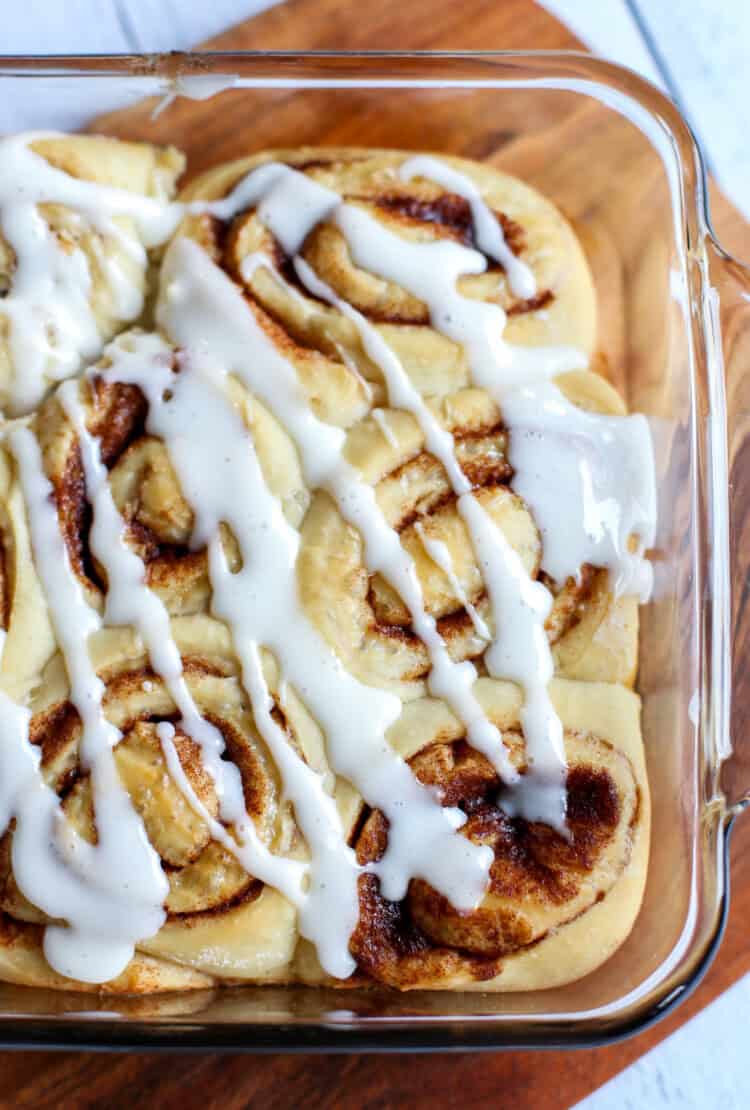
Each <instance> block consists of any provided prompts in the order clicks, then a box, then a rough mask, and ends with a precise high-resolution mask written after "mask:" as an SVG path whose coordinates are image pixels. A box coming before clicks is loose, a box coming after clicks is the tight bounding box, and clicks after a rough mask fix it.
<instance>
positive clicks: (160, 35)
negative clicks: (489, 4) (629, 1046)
mask: <svg viewBox="0 0 750 1110" xmlns="http://www.w3.org/2000/svg"><path fill="white" fill-rule="evenodd" d="M273 2H278V0H17V2H16V0H0V3H1V4H2V6H3V17H4V19H3V23H4V25H3V34H2V39H1V40H0V47H1V48H2V53H5V54H24V53H29V54H31V53H33V54H45V53H47V54H54V53H58V54H60V53H107V52H132V51H143V50H146V51H160V50H180V49H185V48H187V47H189V46H192V45H194V44H195V43H197V42H200V41H201V40H202V39H205V38H208V37H209V36H211V35H214V34H216V33H217V32H219V31H221V30H223V29H224V28H226V27H228V26H230V25H231V24H232V23H237V22H239V21H240V20H242V19H244V18H246V17H248V16H250V15H252V14H253V13H254V12H257V11H260V10H262V9H263V8H266V7H270V6H271V4H272V3H273ZM353 2H355V0H353ZM420 2H423V0H420ZM456 2H460V0H456ZM497 2H498V3H502V0H497ZM541 2H542V3H543V4H544V6H545V7H547V8H548V9H549V10H550V11H552V12H554V14H556V15H557V16H559V17H560V18H561V19H563V20H564V21H565V22H567V23H568V24H569V26H570V27H571V28H572V29H573V30H574V31H575V33H576V34H577V35H578V36H579V37H580V38H581V39H583V40H584V41H585V42H586V43H587V45H589V46H590V47H591V48H592V49H593V50H595V51H596V52H598V53H600V54H602V55H604V56H605V57H608V58H611V59H612V60H614V61H617V62H620V63H621V64H623V65H628V66H630V67H631V68H632V69H636V70H638V71H639V72H640V73H642V74H643V75H644V76H646V77H648V78H649V79H650V80H652V81H654V82H655V83H657V84H659V85H661V86H662V88H664V89H665V90H666V91H668V92H669V93H670V94H671V95H673V96H674V97H675V98H676V99H677V101H678V103H679V104H680V106H681V108H682V110H683V112H684V114H685V115H686V116H687V117H688V119H689V121H690V123H691V124H692V127H693V129H694V131H695V133H696V134H697V136H698V138H699V140H700V142H701V144H702V146H703V149H704V151H705V153H706V155H707V157H708V160H709V163H710V166H711V168H712V170H713V172H714V174H715V176H716V177H717V179H718V180H719V181H720V183H721V184H722V186H723V187H724V189H725V191H726V192H727V193H728V195H729V196H730V197H731V198H732V200H733V201H734V202H735V204H736V205H737V206H738V207H739V208H741V209H742V211H743V212H745V214H746V215H747V216H748V218H750V141H748V132H749V131H750V0H541ZM487 45H488V46H490V45H492V44H489V43H488V44H487ZM501 45H502V44H498V46H501ZM108 106H109V105H105V104H102V103H100V104H99V105H98V109H99V110H100V111H101V110H103V109H104V108H105V107H108ZM24 112H25V114H23V115H22V110H21V108H20V107H19V105H18V104H13V105H8V104H0V131H2V130H3V129H4V128H9V127H13V128H16V129H17V128H19V127H40V126H56V127H74V126H78V125H79V124H80V123H82V122H83V121H84V119H85V118H86V114H87V107H86V105H85V104H80V103H78V104H74V103H71V102H69V101H66V102H65V104H63V105H59V106H58V114H57V116H56V117H54V118H51V116H50V105H49V103H48V102H45V103H39V102H35V101H34V100H33V98H31V97H30V98H29V100H28V103H27V104H26V105H25V106H24ZM748 261H750V260H748ZM747 819H750V818H746V820H747ZM748 943H750V932H749V939H748ZM749 1027H750V976H747V977H746V978H745V979H743V980H741V981H740V982H739V983H737V984H735V985H734V986H733V987H732V988H731V989H730V990H729V991H727V992H726V993H725V994H724V995H723V996H722V997H721V998H719V999H717V1000H716V1001H715V1002H714V1003H713V1004H712V1005H710V1006H708V1007H707V1008H706V1009H705V1010H704V1011H703V1012H702V1013H701V1014H699V1015H698V1016H697V1017H695V1018H693V1019H692V1020H691V1021H690V1022H688V1023H687V1024H686V1025H684V1026H683V1027H682V1028H681V1029H680V1030H678V1032H676V1033H674V1034H673V1035H672V1036H671V1037H669V1038H668V1039H667V1040H666V1041H664V1042H663V1043H662V1044H661V1045H659V1046H657V1047H656V1048H655V1049H653V1050H652V1051H651V1052H649V1053H647V1055H646V1056H644V1057H642V1058H641V1059H640V1060H639V1061H638V1062H637V1063H636V1064H633V1065H632V1066H631V1067H630V1068H627V1069H626V1070H625V1071H624V1072H622V1073H621V1074H620V1075H618V1076H616V1077H615V1078H614V1079H613V1080H611V1081H610V1082H609V1083H607V1084H606V1085H605V1086H604V1087H602V1088H601V1089H600V1090H598V1091H596V1092H594V1093H593V1094H592V1095H590V1096H589V1097H588V1098H586V1099H584V1101H583V1102H582V1103H579V1105H578V1107H577V1108H576V1110H652V1108H654V1110H657V1108H662V1107H669V1108H676V1110H745V1108H746V1107H750V1080H749V1079H748V1074H750V1069H748V1066H747V1065H748V1055H749V1054H750V1042H749V1040H748V1028H749ZM520 1110H523V1108H520Z"/></svg>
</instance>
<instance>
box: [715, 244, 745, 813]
mask: <svg viewBox="0 0 750 1110" xmlns="http://www.w3.org/2000/svg"><path fill="white" fill-rule="evenodd" d="M707 247H708V263H709V272H710V287H711V288H710V289H709V297H710V298H711V303H710V304H709V305H708V309H709V311H708V316H709V318H710V319H711V320H712V322H713V325H714V331H715V333H716V334H715V340H716V346H715V351H716V354H717V356H718V357H719V358H720V360H722V361H723V373H724V383H725V396H726V422H727V466H728V479H729V563H730V566H729V572H730V579H729V581H730V589H731V627H730V636H731V640H730V643H731V648H732V715H731V723H730V736H731V744H732V748H731V752H730V753H729V755H728V757H727V758H726V759H725V761H724V764H723V766H722V769H721V786H722V792H723V794H724V797H725V799H726V805H727V809H728V812H729V814H730V815H732V816H734V815H736V814H738V813H739V812H740V811H741V810H743V809H745V808H746V807H747V806H748V805H750V267H747V266H745V265H743V264H742V263H740V262H738V261H736V259H734V258H732V257H731V256H730V255H728V254H727V253H726V252H725V251H724V250H723V249H722V247H720V246H719V244H718V243H717V242H716V240H715V239H713V238H711V237H709V238H708V242H707ZM721 368H722V366H721V362H720V363H719V366H718V370H719V372H721Z"/></svg>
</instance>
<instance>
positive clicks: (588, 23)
mask: <svg viewBox="0 0 750 1110" xmlns="http://www.w3.org/2000/svg"><path fill="white" fill-rule="evenodd" d="M539 2H540V3H541V6H542V7H543V8H546V9H547V11H549V12H551V13H552V14H553V15H555V16H557V18H558V19H560V20H562V22H563V23H566V24H567V25H568V27H570V29H571V31H573V32H574V34H576V35H577V36H578V38H579V39H581V40H582V41H583V42H584V43H585V44H586V45H587V46H588V47H589V48H590V49H591V50H593V51H594V53H595V54H600V55H601V56H602V58H607V59H609V60H610V61H613V62H617V63H618V64H619V65H621V66H628V67H629V68H630V69H634V70H635V71H636V73H640V74H641V76H643V77H647V78H648V80H649V81H653V82H654V84H655V85H661V76H660V74H659V71H658V69H657V67H656V65H655V64H654V60H653V58H652V57H651V55H650V53H649V51H648V49H647V47H646V44H645V43H644V41H643V38H642V36H641V34H640V31H639V30H638V26H637V24H636V22H635V21H634V19H633V16H632V15H631V13H630V9H629V8H628V5H627V3H626V0H602V2H599V0H539Z"/></svg>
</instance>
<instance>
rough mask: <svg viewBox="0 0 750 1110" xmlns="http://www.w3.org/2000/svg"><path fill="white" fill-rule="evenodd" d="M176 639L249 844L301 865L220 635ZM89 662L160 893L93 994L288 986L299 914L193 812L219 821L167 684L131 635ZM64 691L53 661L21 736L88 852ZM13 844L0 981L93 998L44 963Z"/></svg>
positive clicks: (1, 872) (1, 920)
mask: <svg viewBox="0 0 750 1110" xmlns="http://www.w3.org/2000/svg"><path fill="white" fill-rule="evenodd" d="M173 635H174V638H175V642H176V644H177V645H178V647H179V649H180V651H181V654H182V666H183V670H184V677H185V682H186V684H187V687H188V689H189V692H190V695H191V697H192V699H193V701H194V703H195V705H196V706H197V708H198V710H199V712H200V713H201V715H202V717H203V719H204V720H206V721H207V722H209V723H210V724H211V725H213V727H214V728H216V729H217V730H218V732H219V733H220V735H221V737H222V740H223V743H224V754H223V759H225V760H227V761H229V762H231V764H232V765H233V766H234V767H236V768H237V769H238V772H239V776H240V780H241V785H242V795H243V800H244V806H245V810H246V812H247V814H248V816H249V818H250V820H251V821H252V823H253V826H254V828H255V830H256V832H257V836H258V838H259V839H260V841H261V843H262V844H264V845H266V846H267V847H268V849H269V851H271V852H272V853H273V854H274V856H276V857H278V858H282V859H288V860H300V861H302V860H304V859H305V858H306V848H305V843H304V839H303V838H302V837H301V835H300V833H299V830H298V828H297V826H296V823H295V820H294V810H293V808H292V806H291V805H290V803H289V801H288V800H287V799H285V798H284V797H283V793H282V784H281V780H280V778H279V773H278V770H277V769H276V767H275V765H274V762H273V760H272V758H271V757H270V755H269V753H268V751H267V749H266V747H265V745H264V743H263V740H262V738H261V737H260V736H259V734H258V732H257V729H256V727H255V725H254V721H253V717H252V713H251V711H250V709H249V706H248V702H247V697H246V695H245V693H244V691H243V689H242V685H241V682H240V680H239V678H238V674H237V665H236V662H235V660H234V657H233V652H232V645H231V641H230V638H229V637H228V635H227V632H226V629H225V628H224V627H223V626H222V625H220V624H218V623H217V622H215V621H212V620H211V619H210V618H206V617H197V618H181V619H179V620H178V621H177V622H176V623H175V624H174V626H173ZM91 653H92V657H93V658H94V660H95V662H96V666H97V671H98V674H99V676H100V678H101V680H102V681H103V683H104V687H105V692H104V697H103V707H104V712H105V714H106V717H107V719H108V720H109V721H111V722H112V724H113V725H114V726H115V727H116V728H117V729H118V730H119V733H120V736H121V739H120V740H119V742H118V744H117V747H116V749H115V752H114V760H115V764H116V768H117V773H118V775H119V778H120V781H121V783H122V784H123V785H124V787H125V789H126V791H127V793H128V796H129V798H130V801H131V803H132V806H133V808H134V810H135V812H136V813H137V814H138V816H139V817H140V819H141V820H142V822H143V828H144V830H145V834H146V836H147V837H148V840H149V842H150V844H151V845H152V847H153V849H154V851H155V852H156V854H157V856H158V859H159V861H160V865H161V867H162V869H163V871H164V873H165V875H166V878H167V883H168V890H167V893H166V897H165V901H164V909H165V911H166V918H165V921H164V924H163V925H162V927H161V929H160V930H159V932H158V933H156V935H155V936H153V937H151V938H149V939H147V940H144V941H143V943H142V944H139V946H138V949H137V951H136V954H135V956H134V957H133V959H132V961H131V962H130V963H129V964H128V966H127V968H126V969H125V970H124V971H123V972H122V973H121V975H119V976H118V977H117V978H116V979H114V980H112V981H109V982H107V983H105V984H104V985H103V987H101V988H100V989H104V990H106V991H108V992H113V993H118V992H126V993H145V992H151V991H166V990H176V989H186V988H195V987H204V986H208V985H211V983H212V982H213V981H214V979H216V980H222V981H225V980H230V981H244V980H248V979H250V980H252V981H254V982H259V981H263V982H266V981H271V982H279V981H285V980H286V979H287V978H288V977H289V965H290V962H291V959H292V956H293V953H294V949H295V945H296V942H297V927H296V913H295V909H294V907H293V906H292V905H291V903H290V902H289V901H288V900H287V899H286V898H284V897H283V896H282V895H281V894H280V893H279V892H278V891H277V890H274V889H272V888H271V887H269V886H267V885H266V884H264V883H263V882H261V881H259V880H258V879H257V878H256V877H254V876H253V875H252V874H251V873H249V871H248V870H247V868H246V866H243V863H242V862H241V861H240V859H238V858H237V855H235V854H233V852H232V851H231V850H229V849H228V848H227V847H226V846H225V845H223V844H221V843H219V842H217V840H216V829H215V828H214V829H213V831H212V828H211V824H210V823H209V822H208V820H206V819H204V818H203V817H202V816H201V815H200V812H196V807H195V806H194V805H193V804H192V803H191V797H192V795H194V796H195V797H197V799H198V801H199V806H198V807H197V808H198V810H200V809H202V810H203V811H204V813H205V815H206V817H210V819H211V821H212V822H213V823H214V824H215V823H216V822H221V820H222V819H221V815H220V805H219V798H218V796H217V784H216V782H215V781H214V780H213V779H212V778H211V775H210V774H209V772H208V770H207V769H206V766H205V764H204V762H203V760H202V756H201V751H200V748H199V746H198V744H197V743H196V742H195V741H194V740H193V739H191V737H190V735H189V734H188V733H187V732H186V731H185V726H184V725H181V724H180V719H179V713H178V710H177V708H176V706H175V703H174V701H173V699H172V697H171V696H170V693H169V691H168V689H167V688H166V686H165V683H164V680H163V679H162V678H161V676H160V675H159V674H158V673H156V672H155V671H154V670H153V668H152V667H151V665H150V662H149V659H148V657H147V656H145V655H144V654H143V653H142V650H141V649H140V648H139V645H138V642H137V640H136V639H135V638H134V637H133V636H132V634H130V633H127V632H124V631H123V632H117V631H114V630H113V631H105V632H102V633H101V634H100V635H99V636H98V638H97V639H96V640H95V642H94V643H93V644H92V645H91ZM265 667H266V670H267V674H268V680H269V687H270V689H271V691H272V695H273V696H274V698H275V699H277V700H276V707H275V709H274V713H275V714H276V716H277V718H278V720H279V721H280V722H281V723H282V725H283V727H284V729H285V730H287V732H288V735H289V738H290V742H291V743H293V744H294V746H295V749H296V750H297V751H298V753H299V754H300V757H301V758H302V759H304V760H305V761H306V762H309V764H310V765H311V766H313V767H314V768H315V770H316V771H318V772H320V773H323V774H328V777H329V779H330V778H331V776H330V773H329V772H327V771H326V757H325V753H324V751H323V749H322V746H321V740H320V733H319V731H318V730H317V728H316V727H315V725H314V723H313V722H312V721H311V720H310V719H309V717H308V716H307V715H306V714H305V712H304V710H303V708H302V707H301V706H300V704H299V702H298V701H297V699H295V698H294V697H293V696H291V695H290V694H289V693H288V692H287V694H286V696H285V698H284V701H283V706H284V708H283V709H282V708H281V705H280V702H281V698H280V696H279V694H278V689H277V682H278V674H277V672H276V670H275V666H274V663H273V660H272V659H270V658H268V659H266V662H265ZM67 686H68V683H67V678H66V675H65V668H64V665H63V662H62V659H61V658H60V657H59V656H56V657H55V658H53V660H52V661H51V662H50V664H49V665H48V667H47V668H46V671H45V674H44V680H43V683H42V685H41V687H40V689H39V692H38V694H37V695H36V696H35V697H34V698H33V699H32V701H31V706H30V710H31V720H30V726H29V736H30V740H31V743H32V744H33V745H34V747H36V748H37V749H38V751H39V755H40V760H41V762H40V767H41V771H42V776H43V779H44V781H45V783H46V784H47V785H48V786H49V787H50V789H52V790H53V791H54V792H55V793H56V794H57V796H58V797H59V799H60V808H61V814H62V819H63V820H64V821H65V823H66V826H67V827H69V829H70V830H71V831H72V832H74V833H75V834H77V835H78V836H80V837H82V838H83V840H84V841H86V842H87V843H96V841H97V837H98V833H97V818H98V817H100V816H101V814H95V812H94V802H93V798H92V788H91V775H90V773H89V772H88V771H87V768H86V765H85V763H84V762H83V760H82V755H81V738H82V728H81V719H80V715H79V713H78V712H77V710H76V708H75V707H74V706H73V704H72V703H71V701H70V700H69V693H68V689H67ZM164 723H169V724H171V725H172V726H173V728H174V738H173V741H172V743H173V749H174V752H175V753H176V758H177V760H178V761H179V764H180V767H181V768H182V772H183V774H184V776H185V778H186V780H187V782H188V784H189V788H190V789H189V790H188V791H186V792H183V790H182V789H181V788H180V786H179V785H178V780H176V778H175V775H174V771H173V770H170V767H169V765H168V762H167V758H166V756H165V751H164V748H163V746H162V742H161V738H160V726H162V725H163V724H164ZM331 782H332V780H331ZM191 792H192V793H191ZM338 800H339V804H340V807H341V813H342V819H343V820H344V821H345V822H347V823H348V822H350V821H351V820H352V819H353V817H354V816H355V814H356V812H357V810H358V803H357V802H356V801H354V800H353V798H352V796H351V793H350V792H348V791H347V790H346V788H345V787H344V786H342V787H341V789H340V791H339V794H338ZM99 804H101V799H100V801H99ZM226 828H227V836H228V837H229V836H231V835H233V834H232V833H231V828H230V826H228V825H227V826H226ZM14 835H15V834H14V831H13V829H12V828H11V830H10V831H9V832H8V833H7V834H6V835H5V837H4V838H3V839H2V841H0V977H2V978H3V979H6V980H7V981H11V982H22V983H30V984H33V985H37V986H51V987H62V986H64V987H66V988H67V989H91V988H90V986H87V984H86V983H85V982H79V981H71V980H70V979H68V978H66V977H63V976H61V975H59V974H57V973H56V972H55V971H53V970H52V969H51V968H50V967H49V966H48V965H47V964H46V962H45V960H44V956H43V951H42V938H43V930H44V928H45V927H46V926H49V925H50V924H51V923H54V919H51V918H50V916H49V914H48V913H45V912H44V911H43V910H41V909H40V908H39V907H38V906H36V905H35V904H34V903H33V902H32V901H31V899H30V898H27V897H26V896H25V894H24V893H23V891H22V889H21V887H20V886H19V882H18V881H17V879H16V877H15V874H14V870H13V839H14ZM227 843H230V841H229V840H227Z"/></svg>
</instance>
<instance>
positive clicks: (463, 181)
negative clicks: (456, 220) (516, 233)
mask: <svg viewBox="0 0 750 1110" xmlns="http://www.w3.org/2000/svg"><path fill="white" fill-rule="evenodd" d="M398 175H399V177H400V178H401V179H402V180H403V181H410V180H411V179H412V178H414V177H424V178H426V179H427V180H429V181H436V182H437V184H438V185H442V186H443V188H444V189H450V191H451V192H452V193H457V194H458V195H459V196H461V197H463V198H464V199H465V200H468V202H469V207H470V209H471V218H472V222H473V224H474V234H475V236H476V240H477V245H478V246H479V249H480V250H481V251H482V252H483V253H484V254H486V255H489V257H490V258H494V259H495V261H496V262H499V263H500V265H501V266H502V267H503V269H504V270H505V273H506V275H507V278H508V285H509V286H510V288H511V290H512V292H513V293H515V295H516V296H517V297H522V298H523V299H524V300H528V298H530V297H533V296H535V294H536V279H535V278H534V274H533V272H532V270H531V269H530V268H529V267H528V266H527V265H526V263H525V262H523V261H522V260H521V259H520V258H518V257H517V256H516V255H515V254H514V253H513V251H512V250H511V249H510V247H509V246H508V244H507V243H506V242H505V236H504V235H503V229H502V227H501V225H500V221H499V220H497V219H496V218H495V215H494V213H493V212H492V211H491V210H490V208H488V206H487V205H486V204H485V202H484V201H483V200H482V194H481V193H480V192H479V189H478V188H477V187H476V185H475V184H474V182H473V181H472V180H471V178H469V177H467V176H466V174H463V173H460V172H459V170H457V169H455V168H454V167H453V166H449V165H448V164H447V163H445V162H441V161H440V160H439V159H438V158H431V157H430V156H429V155H426V154H420V155H417V156H416V157H415V158H408V159H407V160H406V162H402V163H401V165H400V166H399V171H398Z"/></svg>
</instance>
